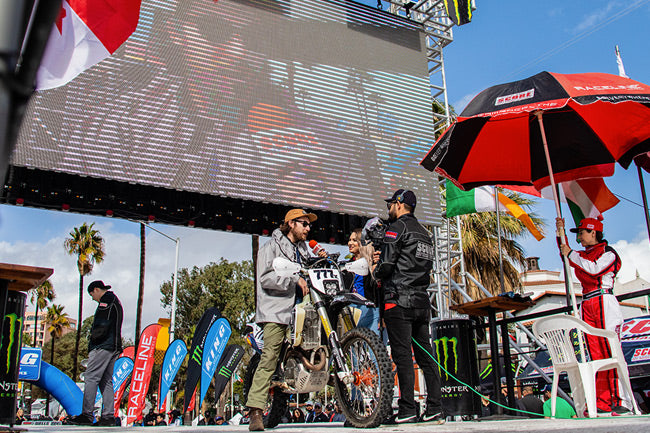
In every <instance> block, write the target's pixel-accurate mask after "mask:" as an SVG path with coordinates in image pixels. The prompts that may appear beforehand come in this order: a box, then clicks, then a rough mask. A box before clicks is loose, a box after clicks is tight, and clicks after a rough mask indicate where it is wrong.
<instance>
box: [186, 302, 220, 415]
mask: <svg viewBox="0 0 650 433" xmlns="http://www.w3.org/2000/svg"><path fill="white" fill-rule="evenodd" d="M220 317H221V312H220V311H219V309H218V308H217V307H211V308H208V309H207V310H205V313H203V316H201V319H200V320H199V324H198V325H196V330H195V331H194V336H193V337H192V345H191V346H190V360H189V361H188V363H187V379H186V381H185V405H184V407H183V413H184V412H187V409H188V407H189V406H190V400H191V399H192V397H193V396H194V391H195V390H196V385H197V383H199V377H201V359H202V358H203V346H204V345H205V339H206V337H207V336H208V331H209V330H210V327H211V326H212V324H213V323H214V322H216V321H217V319H218V318H220Z"/></svg>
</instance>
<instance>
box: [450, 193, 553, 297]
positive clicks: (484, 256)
mask: <svg viewBox="0 0 650 433" xmlns="http://www.w3.org/2000/svg"><path fill="white" fill-rule="evenodd" d="M502 192H503V193H504V194H505V195H507V196H508V197H510V198H511V199H512V200H513V201H514V202H515V203H517V204H518V205H519V206H522V207H523V208H524V209H526V208H528V209H530V207H531V206H532V205H534V204H535V201H534V200H531V199H528V198H526V197H523V196H521V195H520V194H517V193H508V192H504V191H502ZM529 215H530V217H531V219H532V220H533V222H534V223H535V225H537V226H538V227H540V230H541V227H543V225H544V222H543V220H542V219H540V218H538V217H537V216H536V215H535V213H529ZM500 224H501V247H502V255H503V274H504V286H505V287H504V289H505V291H510V290H513V291H517V290H518V289H519V288H520V287H521V283H520V281H519V271H518V268H523V267H524V265H525V252H524V249H523V247H522V246H521V244H519V243H518V242H517V239H521V238H523V237H525V236H526V235H527V234H528V231H527V229H526V227H525V226H524V225H523V224H522V223H521V222H520V221H519V220H518V219H516V218H514V217H512V216H510V215H508V214H504V213H503V212H502V213H500ZM460 230H461V237H462V243H463V255H464V258H465V271H466V272H468V273H469V274H471V275H472V276H473V277H474V278H476V279H477V280H478V281H479V282H480V283H481V284H482V285H483V287H485V288H486V289H487V290H488V291H490V292H491V293H493V294H498V293H500V292H501V285H500V278H499V241H498V238H497V236H498V233H497V217H496V212H479V213H473V214H467V215H461V216H460ZM458 271H459V270H458V269H457V268H454V272H452V277H454V279H456V278H458V277H459V275H458ZM467 291H468V294H469V295H470V296H471V297H472V299H481V298H484V297H485V295H484V294H483V293H482V292H481V291H479V289H478V287H477V286H476V285H475V284H473V283H472V282H470V281H468V287H467Z"/></svg>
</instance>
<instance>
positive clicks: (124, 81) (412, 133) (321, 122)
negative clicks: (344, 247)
mask: <svg viewBox="0 0 650 433" xmlns="http://www.w3.org/2000/svg"><path fill="white" fill-rule="evenodd" d="M425 51H426V46H425V41H424V34H423V31H422V28H421V27H420V26H419V25H418V24H416V23H412V22H410V21H408V20H406V19H403V18H400V17H396V16H393V15H390V14H388V13H385V12H382V11H379V10H375V9H374V8H370V7H367V6H364V5H360V4H357V3H354V2H350V1H337V0H332V1H328V0H292V1H288V0H284V1H283V0H258V1H255V0H218V1H217V0H178V1H175V0H143V2H142V8H141V16H140V22H139V24H138V28H137V30H136V32H135V33H134V34H133V35H132V36H131V37H130V39H129V40H128V41H127V42H126V43H125V44H124V45H123V46H122V47H120V49H119V50H118V51H117V52H116V53H115V54H114V55H113V56H111V57H109V58H108V59H106V60H104V61H103V62H101V63H99V64H98V65H96V66H95V67H93V68H91V69H90V70H88V71H86V72H84V73H82V74H81V75H79V76H78V77H77V78H76V79H74V80H73V81H71V82H70V83H68V84H67V85H65V86H63V87H60V88H57V89H52V90H46V91H42V92H39V93H37V94H36V95H35V96H34V98H33V99H32V101H31V103H30V106H29V110H28V113H27V115H26V118H25V119H26V120H25V123H24V124H23V127H22V129H21V133H20V137H19V141H18V145H17V147H16V150H15V152H14V155H13V160H12V163H13V164H14V165H17V166H25V167H35V168H39V169H44V170H48V171H58V172H66V173H72V174H78V175H83V176H95V177H100V178H107V179H111V180H118V181H126V182H132V183H136V184H143V185H153V186H157V187H164V188H170V189H176V190H181V191H192V192H199V193H205V194H210V195H216V196H228V197H235V198H242V199H251V200H255V201H259V202H272V203H278V204H286V205H297V206H304V207H308V208H312V209H324V210H329V211H332V212H337V213H344V214H351V215H367V216H373V215H378V214H379V215H385V214H386V208H385V203H384V202H383V200H382V199H383V198H385V197H389V196H390V194H391V193H392V191H394V190H395V189H396V188H409V189H413V190H414V191H416V193H417V195H418V208H417V210H416V215H418V217H419V218H420V219H421V220H422V221H423V222H425V223H430V224H438V223H439V222H440V206H439V196H438V192H437V187H436V183H435V182H434V179H433V178H432V176H431V174H430V173H429V172H427V171H426V170H424V169H422V168H421V167H420V166H419V164H418V163H419V161H420V160H421V158H422V157H423V156H424V155H425V154H426V152H427V151H428V150H429V148H430V147H431V146H432V144H433V142H434V136H433V132H432V112H431V97H430V90H429V80H428V73H427V64H426V55H425Z"/></svg>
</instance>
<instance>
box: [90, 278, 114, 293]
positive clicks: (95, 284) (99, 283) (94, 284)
mask: <svg viewBox="0 0 650 433" xmlns="http://www.w3.org/2000/svg"><path fill="white" fill-rule="evenodd" d="M96 287H99V288H100V289H102V290H108V289H110V288H111V286H107V285H105V284H104V282H103V281H102V280H95V281H93V282H92V283H90V284H88V293H90V292H92V291H93V290H95V288H96Z"/></svg>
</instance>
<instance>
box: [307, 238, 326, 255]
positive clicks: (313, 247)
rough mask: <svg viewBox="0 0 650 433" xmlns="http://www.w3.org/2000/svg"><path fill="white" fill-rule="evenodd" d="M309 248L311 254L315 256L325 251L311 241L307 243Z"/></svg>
mask: <svg viewBox="0 0 650 433" xmlns="http://www.w3.org/2000/svg"><path fill="white" fill-rule="evenodd" d="M309 248H311V252H312V253H314V254H316V255H318V253H320V252H321V251H323V250H325V248H323V247H321V246H320V244H319V243H318V242H316V241H315V240H313V239H312V240H310V241H309Z"/></svg>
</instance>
